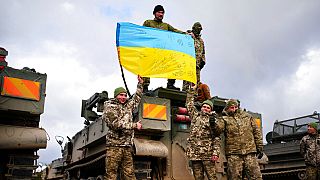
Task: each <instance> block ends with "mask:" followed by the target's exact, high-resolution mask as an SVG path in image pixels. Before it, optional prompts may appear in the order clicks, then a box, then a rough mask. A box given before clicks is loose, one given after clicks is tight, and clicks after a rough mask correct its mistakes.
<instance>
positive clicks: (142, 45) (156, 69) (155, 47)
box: [116, 22, 197, 83]
mask: <svg viewBox="0 0 320 180" xmlns="http://www.w3.org/2000/svg"><path fill="white" fill-rule="evenodd" d="M116 35H117V38H116V43H117V49H118V56H119V60H120V63H121V65H122V66H123V67H125V68H126V69H127V70H128V71H130V72H132V73H134V74H140V75H141V76H142V77H153V78H169V79H180V80H187V81H190V82H193V83H196V81H197V78H196V59H195V50H194V41H193V39H192V37H191V36H190V35H186V34H179V33H174V32H170V31H165V30H160V29H156V28H150V27H145V26H139V25H135V24H132V23H127V22H121V23H118V24H117V34H116Z"/></svg>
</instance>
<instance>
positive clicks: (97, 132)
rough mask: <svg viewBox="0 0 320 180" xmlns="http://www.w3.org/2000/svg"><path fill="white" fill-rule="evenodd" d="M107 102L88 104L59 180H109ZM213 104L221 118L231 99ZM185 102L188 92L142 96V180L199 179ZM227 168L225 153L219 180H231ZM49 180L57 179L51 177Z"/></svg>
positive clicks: (138, 154) (102, 96) (138, 170)
mask: <svg viewBox="0 0 320 180" xmlns="http://www.w3.org/2000/svg"><path fill="white" fill-rule="evenodd" d="M106 100H108V93H107V92H106V91H104V92H102V93H95V94H94V95H93V96H91V97H90V98H89V99H87V100H83V101H82V112H81V116H82V117H84V118H85V127H84V128H83V129H82V130H81V131H79V132H78V133H76V134H75V135H74V136H73V137H72V138H69V142H67V143H66V144H65V148H64V150H63V158H62V159H63V163H60V166H56V169H55V170H54V171H55V172H56V174H57V176H61V175H62V174H64V177H65V179H96V180H101V179H103V175H104V173H105V157H106V156H105V151H106V147H105V144H106V143H105V141H106V140H105V136H106V132H107V131H108V128H107V126H106V124H105V122H104V121H103V120H102V118H101V112H102V111H103V103H104V101H106ZM211 100H212V101H213V104H214V108H215V110H216V111H217V112H218V113H220V114H221V112H222V110H223V108H224V106H225V103H226V99H224V98H219V97H213V98H212V99H211ZM185 101H186V92H183V91H178V90H172V89H166V88H157V89H156V90H154V91H152V93H150V96H145V95H143V96H142V99H141V103H140V105H139V107H138V109H137V110H136V112H135V113H134V117H135V118H134V120H135V121H138V120H141V121H142V124H143V129H142V130H139V131H138V130H137V131H135V138H134V148H133V149H134V169H135V175H136V178H137V179H183V180H188V179H193V175H192V170H191V167H190V163H189V161H188V159H187V158H186V156H185V149H186V146H187V138H188V136H189V128H190V122H191V120H190V118H189V116H188V114H187V110H186V108H185ZM94 110H96V111H94ZM255 117H256V118H257V123H259V124H261V115H260V114H256V116H255ZM58 160H59V159H58ZM55 161H56V160H55ZM59 161H61V160H59ZM53 162H54V161H53ZM54 164H57V163H54ZM58 168H59V170H57V169H58ZM226 168H227V167H226V158H225V156H224V153H223V151H222V154H221V155H220V158H219V160H218V162H217V163H216V170H217V176H218V179H225V180H226V179H227V177H226ZM119 176H121V175H119ZM48 179H57V178H56V177H54V176H52V177H51V178H49V176H48ZM58 179H59V178H58Z"/></svg>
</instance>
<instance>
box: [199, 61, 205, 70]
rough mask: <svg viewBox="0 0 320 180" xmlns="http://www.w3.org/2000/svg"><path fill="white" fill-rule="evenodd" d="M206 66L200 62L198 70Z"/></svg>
mask: <svg viewBox="0 0 320 180" xmlns="http://www.w3.org/2000/svg"><path fill="white" fill-rule="evenodd" d="M205 64H206V62H205V61H200V64H199V68H200V69H202V68H203V67H204V65H205Z"/></svg>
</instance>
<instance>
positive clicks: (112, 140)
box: [102, 75, 143, 180]
mask: <svg viewBox="0 0 320 180" xmlns="http://www.w3.org/2000/svg"><path fill="white" fill-rule="evenodd" d="M142 83H143V79H142V78H141V77H140V76H139V75H138V85H137V91H136V93H135V94H134V96H133V97H132V98H131V99H130V100H128V98H127V91H126V90H125V89H124V88H123V87H119V88H116V89H115V90H114V99H111V100H108V101H106V102H105V103H104V110H103V114H102V118H103V120H104V121H105V122H106V125H107V127H108V131H107V135H106V147H107V151H106V175H105V179H108V180H110V179H112V180H115V179H116V178H117V171H118V170H120V173H121V174H123V178H124V179H128V180H132V179H136V178H135V174H134V169H133V159H132V145H133V137H134V129H138V130H140V129H141V128H142V124H141V122H140V121H139V122H137V123H135V122H133V117H132V112H133V111H134V109H136V108H137V107H138V105H139V103H140V100H141V95H142Z"/></svg>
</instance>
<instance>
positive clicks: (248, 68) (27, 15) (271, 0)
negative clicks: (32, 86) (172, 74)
mask: <svg viewBox="0 0 320 180" xmlns="http://www.w3.org/2000/svg"><path fill="white" fill-rule="evenodd" d="M195 3H196V4H195ZM0 4H1V6H0V17H1V18H0V24H1V25H0V46H2V47H5V48H6V49H7V50H8V51H9V56H8V57H7V61H8V63H9V66H11V67H15V68H23V67H25V66H27V67H30V68H35V69H36V70H37V71H38V72H41V73H46V74H47V75H48V79H47V92H46V94H47V96H46V103H45V113H44V114H43V115H42V116H41V122H40V125H41V127H43V128H45V129H46V131H47V132H48V134H49V136H50V138H51V139H50V141H49V142H48V146H47V149H46V150H40V151H39V154H40V159H39V161H40V162H44V163H50V162H51V161H52V160H53V159H55V158H58V157H61V154H60V147H59V145H58V144H57V143H56V142H55V139H54V137H55V136H56V135H60V136H63V137H65V140H66V136H69V137H72V136H73V135H74V134H75V133H76V132H78V131H79V130H81V129H82V128H83V122H84V119H83V118H81V117H80V113H81V100H82V99H88V98H89V97H90V96H91V95H93V94H94V93H95V92H101V91H102V90H107V91H108V92H109V94H111V96H112V94H113V90H114V88H116V87H118V86H123V81H122V78H121V73H120V68H119V64H118V60H117V52H116V44H115V30H116V23H117V22H131V23H135V24H142V23H143V22H144V20H146V19H153V15H152V11H153V8H154V6H155V5H157V4H162V5H163V6H164V8H165V16H164V21H165V22H168V23H169V24H171V25H172V26H174V27H175V28H177V29H180V30H187V29H190V28H191V27H192V25H193V23H194V22H196V21H199V22H201V24H202V26H203V31H202V37H203V39H204V41H205V47H206V59H207V64H206V65H205V67H204V69H203V70H202V72H201V79H202V81H203V82H204V83H206V84H208V85H209V86H210V88H211V94H212V95H213V96H216V95H217V96H220V97H224V98H237V99H239V100H240V101H241V106H242V107H245V108H246V109H248V110H250V111H253V112H259V113H261V114H262V117H263V131H264V134H266V133H267V132H269V131H271V129H272V125H273V122H274V120H276V119H288V118H292V117H295V116H302V115H307V114H311V113H313V111H316V110H317V111H320V110H319V107H320V91H319V89H320V81H319V79H318V78H319V77H320V23H319V19H320V11H319V8H320V1H318V0H305V1H301V0H282V1H278V0H260V1H253V0H251V1H249V0H241V1H238V0H237V1H236V0H231V1H223V0H203V1H187V2H186V1H184V0H175V1H150V0H140V1H132V0H117V1H115V0H114V1H107V0H104V1H103V0H90V1H87V0H77V1H71V0H55V1H49V0H47V1H44V0H31V1H23V0H0ZM125 76H126V79H127V81H128V84H129V89H130V90H131V91H132V92H133V91H134V90H135V87H136V83H137V79H136V75H133V74H132V73H130V72H126V73H125ZM177 82H178V83H177V85H178V86H181V84H182V83H181V81H177ZM159 86H163V87H165V86H166V80H164V79H160V80H159V79H151V85H150V87H151V88H153V89H155V88H156V87H159Z"/></svg>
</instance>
